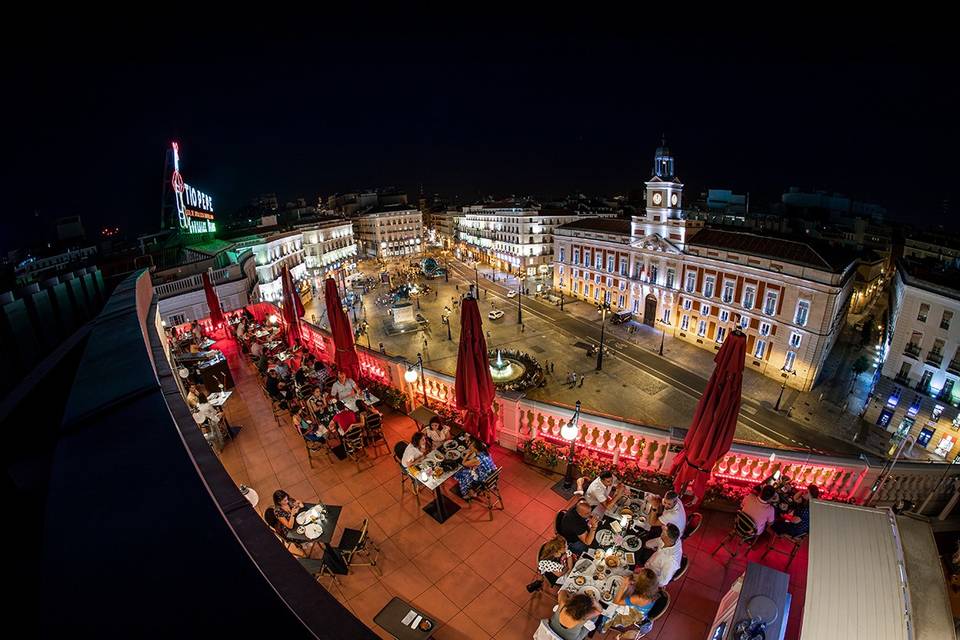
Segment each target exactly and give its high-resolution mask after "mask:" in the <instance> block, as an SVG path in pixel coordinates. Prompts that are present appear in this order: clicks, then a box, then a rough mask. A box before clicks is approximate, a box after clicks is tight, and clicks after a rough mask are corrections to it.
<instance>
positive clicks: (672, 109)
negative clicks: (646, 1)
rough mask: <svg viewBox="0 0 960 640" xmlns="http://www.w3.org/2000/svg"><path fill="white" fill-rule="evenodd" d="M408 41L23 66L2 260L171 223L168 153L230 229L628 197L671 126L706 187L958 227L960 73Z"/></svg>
mask: <svg viewBox="0 0 960 640" xmlns="http://www.w3.org/2000/svg"><path fill="white" fill-rule="evenodd" d="M394 42H395V41H393V40H390V39H383V38H379V39H377V38H374V41H372V42H370V43H368V46H365V47H364V48H363V50H362V51H358V52H355V53H354V55H352V56H351V57H349V58H346V57H343V56H340V57H338V58H337V60H336V62H333V63H331V62H329V57H326V56H325V55H324V54H325V53H328V52H330V51H335V50H336V48H337V44H338V42H337V41H336V40H334V41H333V42H331V43H327V44H326V45H323V46H318V47H317V48H316V49H315V50H313V51H312V53H311V54H310V55H306V56H297V55H294V54H295V53H296V52H297V51H300V50H298V49H296V48H278V49H277V50H276V51H274V52H273V53H272V54H270V55H266V56H259V57H256V59H255V60H254V59H253V58H254V56H253V54H247V55H245V56H239V57H238V58H236V59H231V61H229V62H224V59H225V58H226V56H220V57H216V56H210V57H209V62H206V63H202V64H193V65H189V66H171V65H164V64H149V65H107V66H104V65H99V66H83V65H80V66H63V65H61V66H49V65H45V66H40V67H35V68H29V67H21V68H19V69H17V70H15V71H13V72H12V75H13V80H14V81H15V82H17V83H18V84H19V86H20V87H21V88H22V92H21V93H22V95H23V101H22V102H21V103H20V104H19V105H18V107H17V108H21V109H23V110H24V114H23V115H24V117H28V116H29V117H32V118H38V120H37V121H39V118H44V122H45V123H46V124H45V128H44V130H43V132H41V133H38V132H37V131H31V130H30V129H29V128H24V129H20V130H16V131H14V133H13V136H12V137H13V142H14V158H16V160H17V162H16V163H14V165H13V168H12V172H11V177H12V178H13V180H14V182H15V183H17V184H20V185H21V186H22V188H21V189H18V190H16V191H15V192H14V193H12V194H11V201H10V202H9V203H8V209H7V211H8V214H9V215H8V216H6V219H5V221H4V223H3V226H2V229H0V231H2V235H3V237H4V238H5V239H6V240H7V242H6V243H5V244H6V245H7V247H6V248H11V247H12V246H16V244H17V243H18V242H23V241H26V238H24V237H22V236H23V233H24V231H25V229H26V228H27V225H24V224H22V221H23V219H24V216H30V215H31V214H33V213H34V212H39V213H40V215H41V216H43V217H45V218H47V219H48V220H52V219H54V218H57V217H60V216H68V215H81V216H82V217H83V220H84V224H85V226H86V227H87V230H88V233H90V234H93V233H96V231H97V230H99V229H100V228H101V227H103V226H108V225H109V226H120V227H122V229H123V231H124V232H127V233H128V234H129V233H131V232H132V233H139V232H147V231H153V230H156V227H157V221H158V213H159V206H160V199H161V188H162V182H163V177H162V174H163V154H164V152H165V150H166V148H167V147H168V145H169V143H170V142H171V141H174V140H175V141H178V142H180V144H181V145H182V148H183V162H184V172H185V174H186V175H188V176H189V180H190V182H191V184H194V185H196V186H197V187H198V188H200V189H202V190H203V191H205V192H207V193H210V194H211V195H213V197H214V198H215V200H216V202H217V204H218V211H219V212H220V215H232V214H233V213H234V212H236V210H237V209H238V208H240V207H241V206H243V205H245V204H247V203H248V202H249V200H250V199H251V198H253V197H255V196H257V195H259V194H261V193H277V194H278V195H280V198H281V202H283V201H285V200H293V199H295V198H296V197H298V196H299V197H305V198H306V199H307V200H308V202H309V201H310V200H311V199H313V198H314V197H315V196H317V195H324V196H326V195H329V194H331V193H335V192H349V191H353V190H357V189H363V188H368V187H374V188H376V187H382V186H396V187H398V188H400V189H403V190H406V191H407V192H408V193H409V194H410V195H411V197H412V199H415V196H416V194H417V193H418V192H419V189H420V187H421V185H422V187H423V189H424V191H425V192H426V193H428V194H430V193H440V194H442V195H445V196H455V195H459V196H460V197H461V199H462V201H464V202H470V201H471V200H476V199H477V198H478V197H481V196H485V195H505V194H517V195H521V194H524V195H526V194H530V195H534V196H537V197H559V196H563V195H566V194H571V193H576V192H584V193H587V194H589V195H614V194H617V193H620V194H627V193H629V192H630V191H631V190H637V189H641V188H642V183H643V181H644V180H645V179H646V178H647V177H649V174H650V170H651V167H650V166H649V164H650V161H649V158H650V154H651V152H652V150H653V149H654V148H655V147H656V146H657V145H658V144H659V141H660V138H661V135H663V134H665V135H666V137H667V143H668V145H669V146H670V147H671V149H673V150H674V152H675V154H676V155H677V157H678V158H679V160H678V167H677V171H678V174H679V175H680V176H681V177H682V179H683V180H684V182H685V183H686V184H687V185H688V191H689V192H690V193H691V194H692V193H699V192H701V191H706V190H707V189H708V188H729V189H733V190H734V191H736V192H738V193H743V192H747V191H749V192H751V194H752V195H753V196H755V197H756V199H757V201H763V200H767V201H771V200H776V199H778V196H779V194H780V193H782V192H783V191H786V190H787V189H788V188H789V187H791V186H796V187H800V188H801V189H804V190H811V191H812V190H824V191H828V192H831V193H833V192H836V193H841V194H843V195H846V196H849V197H851V198H853V199H857V200H862V201H867V202H875V203H878V204H881V205H883V206H885V207H887V208H888V210H889V211H890V213H891V217H892V218H893V219H894V220H901V221H910V220H912V221H915V220H917V219H918V216H923V220H924V221H926V222H928V223H929V224H930V225H931V226H932V225H936V224H948V225H949V224H951V223H952V220H950V217H949V212H950V210H951V207H952V208H953V209H955V207H956V202H957V196H956V185H955V181H954V180H953V179H952V176H951V169H952V165H953V162H952V157H951V152H952V149H953V148H954V147H955V141H956V139H957V136H956V133H957V131H956V125H955V124H954V122H953V119H952V118H950V117H949V115H948V114H949V109H950V105H951V104H952V103H955V101H956V92H957V89H956V87H955V85H952V84H946V83H941V82H939V78H940V77H944V76H943V75H942V74H943V72H944V71H946V70H947V67H946V65H945V64H938V63H936V62H932V63H929V64H922V65H921V64H917V63H916V62H910V63H906V64H902V63H897V62H895V61H893V62H877V63H869V64H868V63H864V62H862V60H861V59H860V58H854V57H852V56H847V57H846V58H844V59H843V60H841V61H840V62H838V63H836V64H832V65H827V64H824V63H823V62H822V61H817V60H814V61H812V62H805V61H802V60H801V61H798V60H789V61H787V63H786V64H783V65H778V66H773V65H768V64H765V63H764V64H758V63H756V62H747V61H745V60H746V58H745V57H743V56H742V51H741V52H740V54H737V53H728V54H727V55H719V56H718V57H717V58H716V60H715V61H713V62H708V60H709V59H710V58H709V56H708V55H706V54H707V53H708V52H707V51H706V50H705V47H701V48H697V49H695V50H693V51H684V50H681V49H679V48H678V49H671V50H670V71H669V72H668V73H665V72H662V71H658V66H659V63H658V62H657V60H656V59H651V58H650V56H649V50H650V47H641V46H640V45H638V44H637V43H636V42H635V41H632V40H629V39H622V38H620V39H618V38H613V39H611V40H610V41H609V42H600V41H597V40H591V39H589V38H585V39H582V40H576V39H570V38H562V37H559V36H556V37H554V38H553V39H552V40H551V39H550V38H541V39H540V40H536V39H534V40H533V41H531V42H526V43H518V44H517V48H516V50H515V51H514V54H515V55H514V58H513V60H512V63H510V62H511V61H510V60H509V59H508V56H506V54H505V53H504V52H502V51H500V52H494V53H489V54H485V55H480V54H478V53H477V52H475V51H471V49H470V47H468V46H466V44H464V43H459V44H458V43H456V42H451V41H449V40H447V41H444V42H445V44H447V45H450V46H449V47H447V48H446V49H445V51H446V54H447V55H445V56H444V60H443V61H442V62H441V61H438V58H437V56H433V55H429V48H427V47H425V46H424V45H423V44H422V43H410V44H409V46H408V47H405V48H404V50H403V51H402V52H401V53H400V54H398V55H396V56H394V57H391V56H390V55H389V54H390V51H391V50H392V49H391V45H392V44H393V43H394ZM547 52H549V53H547ZM202 53H203V52H201V54H202ZM738 56H740V57H738ZM774 57H776V55H774ZM201 58H202V55H201ZM890 58H891V56H885V57H883V58H881V59H882V60H889V59H890ZM385 61H387V62H385ZM376 62H380V63H381V64H380V65H379V66H374V64H375V63H376ZM188 78H189V79H194V80H195V83H196V86H197V87H202V90H192V89H189V87H190V86H191V83H189V82H186V80H187V79H188ZM318 78H322V81H315V79H318ZM251 79H254V80H257V79H259V80H262V81H263V82H262V84H258V83H257V82H251ZM62 95H70V96H71V98H72V101H71V105H70V106H71V108H70V109H69V110H66V109H64V108H63V106H62V102H60V101H59V100H58V99H57V96H62ZM917 176H922V183H918V182H917ZM101 181H103V182H105V184H100V182H101ZM918 184H922V186H918Z"/></svg>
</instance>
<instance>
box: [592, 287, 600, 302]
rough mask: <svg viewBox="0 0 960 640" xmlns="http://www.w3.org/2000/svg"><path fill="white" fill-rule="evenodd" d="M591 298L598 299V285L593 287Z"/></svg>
mask: <svg viewBox="0 0 960 640" xmlns="http://www.w3.org/2000/svg"><path fill="white" fill-rule="evenodd" d="M593 299H594V300H598V301H599V300H600V287H594V289H593Z"/></svg>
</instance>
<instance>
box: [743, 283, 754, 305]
mask: <svg viewBox="0 0 960 640" xmlns="http://www.w3.org/2000/svg"><path fill="white" fill-rule="evenodd" d="M756 295H757V290H756V289H754V288H753V287H744V288H743V308H744V309H753V301H754V298H755V297H756Z"/></svg>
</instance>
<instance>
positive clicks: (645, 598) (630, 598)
mask: <svg viewBox="0 0 960 640" xmlns="http://www.w3.org/2000/svg"><path fill="white" fill-rule="evenodd" d="M659 598H660V586H659V585H658V583H657V574H656V572H654V571H653V569H647V568H646V567H644V568H642V569H639V570H638V571H637V572H636V573H635V574H633V578H632V579H631V580H624V582H623V584H622V585H621V586H620V589H619V590H618V591H617V594H616V595H615V596H614V598H613V601H612V602H611V604H612V605H613V606H614V607H616V612H617V613H616V615H614V616H613V618H612V619H611V620H610V622H609V624H608V625H607V627H606V628H604V629H603V630H604V632H606V631H607V629H609V628H610V627H611V626H617V627H627V626H630V625H632V624H635V623H639V622H643V621H644V620H646V619H647V614H648V613H650V609H652V608H653V605H654V604H655V603H656V602H657V600H658V599H659ZM604 622H605V620H601V621H600V622H599V623H598V624H597V627H598V628H603V626H604ZM644 626H645V627H646V630H645V631H644V628H641V631H644V632H645V633H649V632H650V629H651V628H652V627H653V623H652V622H649V621H648V624H647V625H644Z"/></svg>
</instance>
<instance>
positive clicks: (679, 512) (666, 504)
mask: <svg viewBox="0 0 960 640" xmlns="http://www.w3.org/2000/svg"><path fill="white" fill-rule="evenodd" d="M660 507H661V508H660V510H659V513H658V515H655V516H654V517H653V518H652V519H651V520H650V526H651V533H652V534H654V535H656V534H657V533H658V532H656V531H654V530H653V527H665V526H666V525H668V524H672V525H674V526H675V527H676V528H677V529H679V530H680V535H683V532H684V531H685V530H686V528H687V512H686V511H685V510H684V508H683V503H682V502H680V497H679V496H678V495H677V492H676V491H667V492H666V493H665V494H664V495H663V500H662V501H661V503H660Z"/></svg>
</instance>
